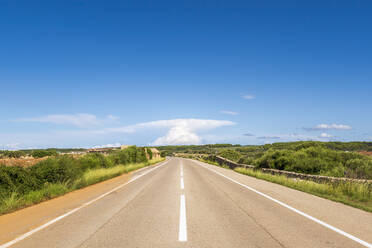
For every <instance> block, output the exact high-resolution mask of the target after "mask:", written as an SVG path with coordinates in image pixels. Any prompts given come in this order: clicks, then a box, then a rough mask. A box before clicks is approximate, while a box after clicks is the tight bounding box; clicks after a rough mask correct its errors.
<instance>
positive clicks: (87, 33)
mask: <svg viewBox="0 0 372 248" xmlns="http://www.w3.org/2000/svg"><path fill="white" fill-rule="evenodd" d="M298 2H301V3H298ZM370 13H372V3H371V2H370V1H308V2H305V1H280V2H279V1H169V2H167V1H4V0H0V33H1V43H0V44H1V46H0V85H1V97H0V105H1V110H0V111H1V119H0V149H20V148H44V147H92V146H104V145H109V144H115V145H116V144H119V143H120V144H136V145H150V144H156V145H164V144H204V143H221V142H224V143H225V142H227V143H239V144H264V143H271V142H282V141H293V140H324V141H328V140H340V141H351V140H363V141H365V140H368V141H370V140H372V125H371V123H372V115H371V109H372V103H371V100H370V99H371V93H372V63H371V61H372V60H371V58H372V46H371V44H372V32H371V31H370V30H371V26H372V15H371V14H370Z"/></svg>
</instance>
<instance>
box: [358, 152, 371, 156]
mask: <svg viewBox="0 0 372 248" xmlns="http://www.w3.org/2000/svg"><path fill="white" fill-rule="evenodd" d="M358 153H360V154H363V155H367V156H372V152H367V151H360V152H358Z"/></svg>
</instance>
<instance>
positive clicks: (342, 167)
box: [158, 141, 372, 179]
mask: <svg viewBox="0 0 372 248" xmlns="http://www.w3.org/2000/svg"><path fill="white" fill-rule="evenodd" d="M158 149H159V150H161V151H163V152H165V153H168V154H169V153H173V154H174V153H185V154H205V155H219V156H221V157H224V158H227V159H229V160H231V161H234V162H237V163H241V164H247V165H253V166H255V167H257V168H271V169H278V170H286V171H292V172H298V173H305V174H313V175H323V176H333V177H348V178H358V179H372V156H367V155H365V154H363V152H364V153H365V152H368V151H372V142H317V141H299V142H287V143H274V144H266V145H258V146H240V145H229V144H215V145H204V146H166V147H159V148H158Z"/></svg>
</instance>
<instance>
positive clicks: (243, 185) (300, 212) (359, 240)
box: [193, 160, 372, 248]
mask: <svg viewBox="0 0 372 248" xmlns="http://www.w3.org/2000/svg"><path fill="white" fill-rule="evenodd" d="M193 161H194V160H193ZM194 162H197V163H198V164H200V165H201V166H203V167H204V168H206V169H208V170H210V171H212V172H214V173H216V174H218V175H220V176H222V177H224V178H226V179H227V180H230V181H231V182H234V183H236V184H239V185H240V186H242V187H244V188H246V189H248V190H250V191H253V192H255V193H257V194H259V195H261V196H263V197H265V198H267V199H269V200H271V201H273V202H276V203H278V204H279V205H281V206H283V207H285V208H288V209H289V210H292V211H293V212H296V213H298V214H299V215H302V216H304V217H305V218H308V219H310V220H312V221H314V222H316V223H318V224H320V225H322V226H324V227H327V228H329V229H331V230H332V231H335V232H337V233H339V234H341V235H343V236H345V237H347V238H349V239H351V240H354V241H355V242H358V243H359V244H361V245H363V246H365V247H368V248H372V244H370V243H368V242H366V241H364V240H361V239H359V238H357V237H355V236H353V235H351V234H349V233H347V232H344V231H342V230H341V229H338V228H337V227H334V226H332V225H329V224H327V223H325V222H324V221H321V220H319V219H317V218H315V217H312V216H311V215H308V214H306V213H304V212H302V211H300V210H298V209H296V208H294V207H291V206H289V205H287V204H285V203H284V202H281V201H279V200H277V199H275V198H273V197H271V196H268V195H266V194H264V193H262V192H260V191H258V190H256V189H254V188H251V187H249V186H247V185H245V184H242V183H240V182H238V181H236V180H234V179H232V178H230V177H228V176H225V175H224V174H222V173H220V172H218V171H215V170H214V169H211V168H208V167H207V166H205V165H204V164H202V163H200V162H199V161H194Z"/></svg>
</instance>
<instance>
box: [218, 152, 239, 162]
mask: <svg viewBox="0 0 372 248" xmlns="http://www.w3.org/2000/svg"><path fill="white" fill-rule="evenodd" d="M218 155H219V156H221V157H224V158H227V159H229V160H231V161H235V162H238V161H239V159H240V157H241V154H240V153H239V152H237V151H235V150H232V149H223V150H221V151H220V152H219V153H218Z"/></svg>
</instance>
